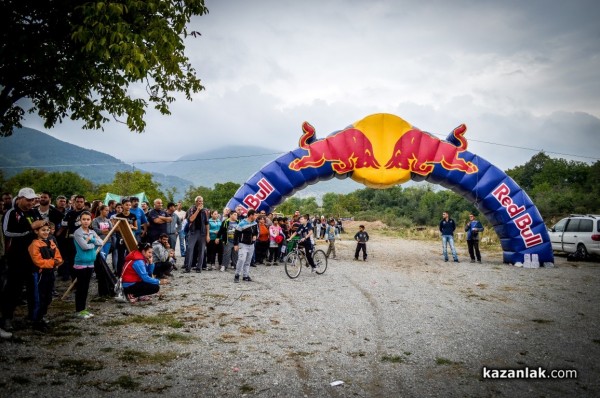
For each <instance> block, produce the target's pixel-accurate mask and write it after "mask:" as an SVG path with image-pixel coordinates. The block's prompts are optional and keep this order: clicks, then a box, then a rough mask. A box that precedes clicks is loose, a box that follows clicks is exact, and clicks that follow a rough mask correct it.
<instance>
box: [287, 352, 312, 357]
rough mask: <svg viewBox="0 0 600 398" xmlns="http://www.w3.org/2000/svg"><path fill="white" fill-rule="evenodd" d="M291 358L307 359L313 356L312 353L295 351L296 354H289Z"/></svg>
mask: <svg viewBox="0 0 600 398" xmlns="http://www.w3.org/2000/svg"><path fill="white" fill-rule="evenodd" d="M288 355H289V356H290V357H291V358H294V357H307V356H310V355H312V352H306V351H294V352H290V353H289V354H288Z"/></svg>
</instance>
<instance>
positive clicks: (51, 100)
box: [0, 0, 208, 136]
mask: <svg viewBox="0 0 600 398" xmlns="http://www.w3.org/2000/svg"><path fill="white" fill-rule="evenodd" d="M207 12H208V9H207V8H206V7H205V5H204V0H186V1H179V0H144V1H138V0H114V1H110V2H106V1H88V2H81V1H76V0H56V1H38V0H3V1H2V2H0V25H1V26H2V29H1V30H0V31H1V33H0V42H1V43H2V47H1V49H0V88H1V91H0V136H8V135H11V134H12V130H13V127H21V121H22V119H23V116H24V114H25V109H23V107H22V106H24V105H23V101H21V100H23V99H27V100H28V104H29V108H28V109H27V111H28V112H37V113H38V114H39V116H40V117H41V118H42V119H44V125H45V127H47V128H50V127H53V126H54V125H55V124H56V123H57V122H62V120H63V119H64V118H66V117H69V118H71V119H73V120H82V121H83V122H84V124H83V127H84V128H88V129H98V128H101V127H102V125H103V124H104V123H106V122H107V121H108V120H109V117H108V116H111V117H113V118H116V119H124V120H123V122H124V123H126V124H127V126H128V127H129V129H130V130H132V131H136V132H142V131H143V130H144V128H145V124H146V123H145V122H144V115H145V112H146V108H147V106H148V103H149V102H150V103H152V104H153V105H154V107H155V108H156V109H157V110H159V111H160V112H161V113H162V114H169V113H170V111H169V104H170V103H171V102H173V101H174V100H175V99H174V97H173V96H172V93H173V92H183V93H184V94H185V96H186V98H187V99H188V100H191V95H192V94H193V93H197V92H199V91H200V90H202V89H203V88H204V87H203V86H202V85H201V84H200V80H199V79H198V78H197V77H196V74H195V73H196V72H195V70H194V68H192V66H191V64H190V63H189V59H188V58H187V57H186V55H185V54H184V50H185V46H184V39H185V38H186V37H188V36H189V35H192V36H194V37H195V36H196V35H197V34H198V33H197V32H194V31H190V30H188V28H187V27H186V25H187V24H188V23H189V21H190V19H191V17H192V16H194V15H203V14H204V13H207ZM139 83H141V84H144V85H145V86H146V87H145V88H146V90H145V91H142V90H131V88H130V85H132V84H139ZM139 92H145V95H144V96H143V97H134V94H133V93H135V94H136V95H137V94H138V93H139Z"/></svg>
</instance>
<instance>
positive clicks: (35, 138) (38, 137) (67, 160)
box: [0, 127, 192, 195]
mask: <svg viewBox="0 0 600 398" xmlns="http://www.w3.org/2000/svg"><path fill="white" fill-rule="evenodd" d="M29 168H36V169H42V170H46V171H73V172H76V173H78V174H79V175H81V176H82V177H84V178H87V179H88V180H90V181H92V182H93V183H94V184H105V183H109V182H112V181H113V179H114V176H115V173H116V172H117V171H126V170H132V168H131V166H130V165H128V164H126V163H123V162H122V161H121V160H119V159H117V158H115V157H113V156H110V155H107V154H104V153H102V152H98V151H94V150H91V149H85V148H81V147H79V146H76V145H73V144H69V143H67V142H64V141H61V140H58V139H56V138H54V137H51V136H49V135H48V134H45V133H42V132H41V131H38V130H34V129H31V128H27V127H24V128H22V129H18V130H16V131H15V132H14V134H13V135H12V136H10V137H4V138H0V170H2V172H3V173H4V176H5V178H8V177H11V176H13V175H15V174H18V173H20V172H21V171H23V170H25V169H29ZM140 170H142V169H140ZM142 171H146V170H142ZM153 179H154V181H157V182H158V183H160V184H161V185H162V188H163V189H167V188H171V187H176V188H177V191H178V193H179V194H180V195H182V194H183V193H185V190H186V189H187V187H188V186H190V185H192V182H191V181H188V180H185V179H183V178H180V177H179V176H172V175H171V176H170V175H164V174H160V173H153Z"/></svg>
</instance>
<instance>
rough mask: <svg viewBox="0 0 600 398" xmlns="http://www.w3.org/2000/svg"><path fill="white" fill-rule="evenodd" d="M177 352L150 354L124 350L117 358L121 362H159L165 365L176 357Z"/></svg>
mask: <svg viewBox="0 0 600 398" xmlns="http://www.w3.org/2000/svg"><path fill="white" fill-rule="evenodd" d="M177 357H178V353H176V352H175V351H164V352H156V353H153V354H150V353H148V352H145V351H137V350H125V351H123V353H121V355H119V356H118V358H119V359H120V360H121V361H123V362H131V363H137V364H157V363H158V364H161V365H165V364H167V363H169V362H171V361H173V360H175V359H177Z"/></svg>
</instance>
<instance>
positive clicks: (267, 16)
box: [25, 0, 600, 175]
mask: <svg viewBox="0 0 600 398" xmlns="http://www.w3.org/2000/svg"><path fill="white" fill-rule="evenodd" d="M207 5H208V7H209V9H210V13H209V14H208V15H206V16H202V17H198V18H194V20H193V23H192V28H193V29H194V30H198V31H200V32H201V33H202V36H201V37H200V38H196V39H189V40H188V41H187V43H188V51H187V53H188V55H189V56H190V58H191V60H192V63H193V65H194V66H195V68H196V70H197V72H198V75H199V76H200V77H201V79H202V81H203V84H204V85H205V86H206V90H205V91H203V92H201V93H199V94H197V95H196V96H195V99H194V101H193V102H188V101H186V100H185V99H184V98H183V97H181V96H177V98H178V99H177V102H176V103H175V104H174V105H173V106H172V115H171V116H170V117H164V116H161V115H160V114H158V113H157V112H154V111H152V110H150V111H149V113H148V126H147V131H146V132H145V133H144V134H134V133H130V132H128V131H127V130H126V129H125V128H124V126H122V125H119V124H117V123H110V124H109V125H107V126H106V128H105V131H104V132H102V133H97V132H83V133H82V131H81V130H80V124H79V123H73V122H67V123H64V124H63V125H60V126H58V127H56V128H55V129H53V130H50V131H48V132H49V133H50V134H52V135H53V136H56V137H57V138H59V139H63V140H67V141H70V142H72V143H75V144H77V145H80V146H84V147H90V148H94V149H97V150H100V151H103V152H107V153H110V154H112V155H114V156H116V157H118V158H120V159H122V160H125V161H143V160H150V159H152V160H174V159H177V158H179V157H181V156H184V155H187V154H190V153H195V152H201V151H205V150H210V149H213V148H216V147H220V146H223V145H226V144H228V143H235V144H238V145H239V144H246V145H264V146H266V147H269V148H273V149H279V150H282V151H287V150H291V149H293V148H295V147H296V146H297V141H298V137H299V136H300V132H301V131H300V124H301V123H302V121H304V120H308V121H310V122H311V123H312V124H313V125H315V126H316V128H317V130H318V134H319V135H320V136H325V135H327V134H328V133H330V132H332V131H335V130H338V129H341V128H343V127H346V126H347V125H349V124H350V123H353V122H355V121H357V120H359V119H362V118H363V117H365V116H367V115H369V114H371V113H379V112H386V113H393V114H396V115H398V116H400V117H402V118H404V119H406V120H407V121H409V122H411V123H412V124H414V125H416V126H418V127H420V128H422V129H424V130H427V131H430V132H433V133H439V134H447V133H448V132H449V131H451V129H452V128H454V127H455V126H457V125H458V124H459V123H463V122H464V123H467V125H468V126H469V131H468V133H467V138H470V139H471V140H472V141H471V146H470V150H472V151H473V152H475V153H478V154H480V155H481V156H483V157H484V158H486V159H488V160H490V161H492V163H495V164H497V165H498V166H499V167H501V168H508V167H514V166H515V165H518V164H522V163H524V162H525V161H527V160H528V159H529V158H530V157H531V156H532V155H533V154H534V152H532V151H529V150H519V149H514V148H507V147H499V146H493V145H489V144H483V143H477V142H476V140H479V141H489V142H498V143H505V144H510V145H515V146H522V147H528V148H537V149H545V150H547V151H553V152H561V153H571V154H575V155H581V156H592V157H594V156H595V157H598V156H599V154H600V146H599V144H598V142H600V140H598V139H597V137H598V133H599V132H600V120H599V119H598V117H600V95H599V94H598V93H600V87H599V85H600V76H599V72H598V71H599V70H600V40H599V39H600V24H598V23H597V21H598V20H599V17H600V3H597V2H595V1H579V0H578V1H571V2H547V1H541V0H540V1H527V2H517V1H505V2H494V1H466V0H464V1H451V2H446V1H433V2H417V1H373V2H362V1H361V2H359V1H341V0H338V1H327V2H322V1H321V2H317V1H303V2H296V1H261V2H245V1H208V4H207ZM25 124H26V125H27V126H29V127H33V128H38V129H40V130H43V131H47V130H45V129H44V128H43V127H42V125H41V122H40V121H39V119H37V118H36V117H35V116H31V117H30V118H29V119H28V120H27V122H26V123H25ZM580 160H586V159H585V158H580ZM244 172H248V174H249V175H250V174H251V173H252V171H244Z"/></svg>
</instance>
